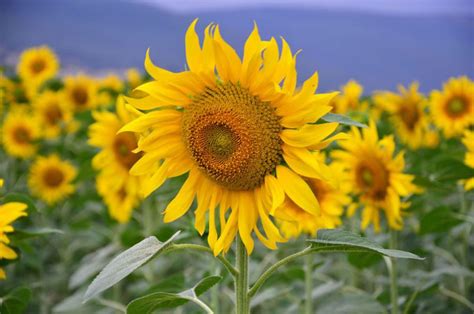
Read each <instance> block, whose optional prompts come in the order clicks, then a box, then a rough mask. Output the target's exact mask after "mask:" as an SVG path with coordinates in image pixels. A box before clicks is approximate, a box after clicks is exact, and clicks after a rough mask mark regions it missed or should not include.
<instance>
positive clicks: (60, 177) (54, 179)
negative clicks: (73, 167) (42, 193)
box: [43, 167, 65, 188]
mask: <svg viewBox="0 0 474 314" xmlns="http://www.w3.org/2000/svg"><path fill="white" fill-rule="evenodd" d="M64 179H65V177H64V173H63V172H62V171H61V170H60V169H58V168H54V167H50V168H48V169H47V170H46V171H45V172H44V175H43V180H44V183H45V184H46V185H47V186H48V187H51V188H55V187H58V186H59V185H61V183H63V182H64Z"/></svg>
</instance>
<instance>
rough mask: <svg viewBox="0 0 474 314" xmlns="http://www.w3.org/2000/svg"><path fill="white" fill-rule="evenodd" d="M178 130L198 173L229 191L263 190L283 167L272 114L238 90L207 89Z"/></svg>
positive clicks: (269, 108)
mask: <svg viewBox="0 0 474 314" xmlns="http://www.w3.org/2000/svg"><path fill="white" fill-rule="evenodd" d="M182 126H183V139H184V142H185V143H186V146H187V148H188V151H189V152H190V154H191V156H192V158H193V160H194V162H195V163H196V164H197V166H198V167H199V169H200V170H201V171H202V172H204V173H205V174H206V175H207V176H208V177H209V178H211V179H213V180H214V181H215V182H217V183H218V184H220V185H222V186H224V187H226V188H228V189H231V190H250V189H253V188H255V187H257V186H259V185H261V184H262V182H263V180H264V178H265V176H266V175H267V174H269V173H271V172H273V171H274V170H275V168H276V166H277V165H278V164H279V163H280V161H281V154H282V152H281V142H280V137H279V133H280V131H281V126H280V123H279V118H278V116H277V115H276V114H275V110H274V108H273V107H272V106H271V105H270V104H269V103H268V102H263V101H261V100H260V99H259V98H258V97H255V96H253V95H251V94H250V93H249V91H248V90H247V89H245V88H243V87H241V86H240V85H238V84H233V83H225V84H219V85H218V86H217V87H215V88H213V89H211V88H207V89H206V90H205V91H204V92H203V93H201V94H200V95H198V96H197V97H196V98H195V99H194V101H193V103H192V104H191V105H190V106H189V108H186V109H185V110H184V115H183V125H182Z"/></svg>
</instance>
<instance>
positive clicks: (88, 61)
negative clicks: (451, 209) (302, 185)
mask: <svg viewBox="0 0 474 314" xmlns="http://www.w3.org/2000/svg"><path fill="white" fill-rule="evenodd" d="M193 18H194V16H185V15H175V14H172V13H169V12H166V11H162V10H160V9H157V8H154V7H150V6H147V5H141V4H134V3H127V2H121V1H111V0H96V1H92V0H86V1H73V0H42V1H37V0H36V1H35V0H1V1H0V36H1V37H0V63H12V62H13V61H14V60H13V59H14V56H16V55H17V54H18V53H19V52H20V51H21V50H22V49H24V48H26V47H29V46H33V45H39V44H48V45H50V46H51V47H53V48H54V49H55V50H56V52H57V53H58V54H59V56H60V58H61V61H62V63H63V65H64V67H66V68H86V69H89V70H93V71H98V70H104V69H116V68H126V67H130V66H138V67H142V64H143V57H144V54H145V50H146V48H147V47H151V48H152V55H153V59H154V60H155V62H156V63H158V64H160V65H161V66H164V67H167V68H170V69H173V70H178V69H182V68H183V65H184V63H185V57H184V33H185V30H186V28H187V26H188V24H189V23H190V22H191V21H192V20H193ZM254 20H255V21H257V23H258V25H259V27H260V29H261V34H262V36H263V37H264V38H269V37H270V36H280V35H281V36H283V37H285V38H286V39H287V40H288V41H289V43H290V45H291V46H292V48H293V49H294V50H295V51H296V49H299V48H301V49H303V52H302V53H301V54H300V56H299V64H298V67H299V70H300V79H301V78H305V77H308V76H309V75H310V74H311V72H312V71H314V70H318V71H319V72H320V77H321V89H322V90H328V89H336V88H338V87H339V86H340V85H341V84H343V83H344V82H345V81H347V80H348V79H350V78H356V79H358V80H360V81H361V82H362V83H363V84H364V86H366V88H367V91H371V90H374V89H387V88H390V89H393V88H394V87H395V86H396V84H398V83H403V84H407V83H409V82H410V81H412V80H419V81H420V82H421V87H422V89H423V90H425V91H427V90H430V89H432V88H436V87H439V86H440V84H441V82H442V81H444V80H446V79H447V78H448V77H449V76H453V75H461V74H467V75H469V76H470V77H474V61H473V58H474V20H473V18H472V16H471V17H470V18H469V17H466V16H458V17H455V16H451V17H450V16H443V17H441V16H438V17H415V16H410V17H399V16H383V15H374V14H363V13H356V12H340V11H337V12H336V11H326V10H316V9H311V10H308V9H304V8H301V9H298V8H295V9H292V10H286V9H285V10H284V9H272V8H266V9H264V8H260V9H248V10H239V11H224V12H223V11H219V12H217V11H216V12H207V13H201V14H200V24H199V26H200V29H201V30H202V28H203V27H204V26H205V25H206V24H207V23H209V22H211V21H212V22H217V23H219V24H221V25H222V32H223V35H224V37H225V38H226V39H228V40H229V41H230V42H231V43H232V44H234V45H236V46H237V47H241V46H242V45H243V43H244V40H245V37H246V36H247V35H248V33H249V32H250V31H251V28H252V26H253V21H254Z"/></svg>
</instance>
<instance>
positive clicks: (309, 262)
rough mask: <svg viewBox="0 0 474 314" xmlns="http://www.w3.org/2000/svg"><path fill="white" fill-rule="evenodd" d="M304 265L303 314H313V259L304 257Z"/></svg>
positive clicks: (309, 256) (307, 256)
mask: <svg viewBox="0 0 474 314" xmlns="http://www.w3.org/2000/svg"><path fill="white" fill-rule="evenodd" d="M304 264H305V273H304V279H305V293H306V298H305V303H304V312H305V314H312V313H313V257H312V256H311V255H310V254H308V255H306V256H305V257H304Z"/></svg>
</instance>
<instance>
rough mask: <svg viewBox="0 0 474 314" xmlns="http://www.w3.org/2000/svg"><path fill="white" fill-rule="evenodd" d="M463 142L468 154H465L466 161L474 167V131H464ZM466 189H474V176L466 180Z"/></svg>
mask: <svg viewBox="0 0 474 314" xmlns="http://www.w3.org/2000/svg"><path fill="white" fill-rule="evenodd" d="M462 142H463V144H464V146H465V147H466V154H465V155H464V163H465V164H466V165H468V166H469V167H471V168H474V131H469V130H466V131H464V136H463V138H462ZM464 188H465V189H466V190H472V189H474V178H470V179H467V180H466V181H465V182H464Z"/></svg>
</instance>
